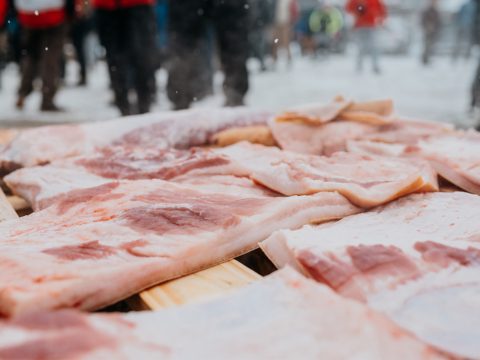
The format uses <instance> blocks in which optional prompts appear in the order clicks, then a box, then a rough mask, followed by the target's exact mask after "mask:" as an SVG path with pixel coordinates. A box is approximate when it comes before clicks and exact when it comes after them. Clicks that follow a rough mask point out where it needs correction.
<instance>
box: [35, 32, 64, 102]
mask: <svg viewBox="0 0 480 360" xmlns="http://www.w3.org/2000/svg"><path fill="white" fill-rule="evenodd" d="M64 40H65V26H64V25H60V26H56V27H54V28H50V29H46V30H43V36H42V39H41V44H42V49H43V50H44V51H42V55H41V62H40V75H41V77H42V105H41V109H42V110H46V111H56V110H58V108H57V107H56V106H55V104H54V102H53V98H54V97H55V94H56V92H57V89H58V85H59V82H60V71H61V69H60V67H61V58H62V56H63V44H64Z"/></svg>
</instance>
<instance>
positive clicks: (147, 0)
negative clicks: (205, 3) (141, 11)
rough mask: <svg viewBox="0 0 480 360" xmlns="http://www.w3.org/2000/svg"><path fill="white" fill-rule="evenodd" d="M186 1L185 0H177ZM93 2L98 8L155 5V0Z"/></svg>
mask: <svg viewBox="0 0 480 360" xmlns="http://www.w3.org/2000/svg"><path fill="white" fill-rule="evenodd" d="M175 1H185V0H175ZM92 4H93V6H94V7H95V8H97V9H104V10H115V9H120V8H129V7H132V6H140V5H152V6H153V5H154V4H155V0H93V1H92Z"/></svg>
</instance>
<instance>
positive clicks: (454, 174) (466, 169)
mask: <svg viewBox="0 0 480 360" xmlns="http://www.w3.org/2000/svg"><path fill="white" fill-rule="evenodd" d="M348 150H349V151H351V152H355V153H361V154H377V155H386V156H397V157H399V156H404V157H410V158H411V157H417V158H423V159H426V160H428V161H430V163H431V164H432V166H433V167H434V168H435V170H436V171H437V172H438V173H439V174H440V175H441V176H442V177H443V178H445V179H446V180H448V181H450V182H451V183H452V184H455V185H456V186H458V187H459V188H461V189H463V190H465V191H468V192H471V193H475V194H479V195H480V135H479V134H478V133H474V132H455V133H451V134H448V135H439V136H431V137H428V138H426V139H421V140H419V141H417V142H415V143H413V144H410V145H400V144H379V143H376V142H371V141H352V142H350V143H348Z"/></svg>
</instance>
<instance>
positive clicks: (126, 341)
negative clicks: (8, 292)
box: [0, 269, 447, 360]
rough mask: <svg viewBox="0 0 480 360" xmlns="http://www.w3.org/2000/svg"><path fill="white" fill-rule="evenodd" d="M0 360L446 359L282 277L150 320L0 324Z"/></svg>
mask: <svg viewBox="0 0 480 360" xmlns="http://www.w3.org/2000/svg"><path fill="white" fill-rule="evenodd" d="M0 333H1V334H2V336H1V337H0V358H2V359H27V358H29V359H30V358H31V359H34V358H35V359H40V358H41V359H73V358H75V359H107V358H108V359H112V358H121V359H164V358H167V359H227V358H228V359H295V358H298V357H299V356H300V357H301V358H302V359H312V360H313V359H319V358H326V359H352V358H359V359H371V360H374V359H378V360H382V359H398V360H404V359H432V360H433V359H446V358H447V355H445V354H441V353H439V352H438V351H436V350H434V349H432V348H431V347H429V346H427V345H425V344H423V343H422V342H420V341H419V340H417V339H416V338H415V337H414V336H413V335H411V334H410V333H408V332H406V331H405V330H403V329H401V328H399V327H398V326H396V325H395V324H393V323H392V322H391V321H390V320H388V319H387V318H386V317H384V316H382V315H380V314H378V313H375V312H374V311H372V310H369V309H368V308H366V307H365V306H364V305H362V304H359V303H357V302H354V301H351V300H347V299H342V298H341V297H339V296H338V295H336V294H335V293H334V292H332V291H331V290H329V289H328V288H326V287H324V286H320V285H318V284H315V283H314V282H312V281H310V280H307V279H305V278H304V277H302V276H300V275H299V274H297V273H296V272H294V271H293V270H291V269H285V270H282V271H279V272H277V273H275V274H273V275H271V276H269V277H268V278H266V279H262V280H261V281H258V282H256V283H254V284H251V285H248V286H247V287H245V288H243V289H240V290H238V291H236V292H235V293H233V294H231V295H229V296H226V297H223V298H220V299H215V300H213V301H210V302H207V303H203V304H195V305H189V306H183V307H177V308H171V309H167V310H163V311H160V312H155V313H151V312H149V313H130V314H122V315H120V314H110V315H106V314H91V315H87V314H82V313H80V312H76V311H73V310H62V311H57V312H51V313H36V314H29V315H23V316H19V317H16V318H14V319H11V320H8V321H3V322H2V321H0Z"/></svg>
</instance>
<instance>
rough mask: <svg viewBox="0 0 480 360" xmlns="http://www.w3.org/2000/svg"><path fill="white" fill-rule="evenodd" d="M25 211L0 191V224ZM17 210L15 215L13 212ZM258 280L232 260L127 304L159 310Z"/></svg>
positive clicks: (23, 205)
mask: <svg viewBox="0 0 480 360" xmlns="http://www.w3.org/2000/svg"><path fill="white" fill-rule="evenodd" d="M26 206H27V207H28V204H27V203H26V201H25V200H24V199H22V198H19V197H18V196H9V197H8V198H7V197H6V196H5V194H4V193H3V191H2V190H1V189H0V221H5V220H9V219H16V218H18V214H17V212H16V211H18V212H20V213H21V212H24V211H25V210H27V209H26ZM15 210H16V211H15ZM259 278H261V276H260V275H258V274H257V273H255V272H254V271H252V270H250V269H249V268H247V267H246V266H244V265H242V264H241V263H239V262H238V261H235V260H232V261H229V262H226V263H223V264H220V265H217V266H214V267H212V268H210V269H206V270H203V271H200V272H198V273H195V274H192V275H188V276H184V277H182V278H179V279H175V280H171V281H167V282H165V283H163V284H161V285H158V286H155V287H153V288H151V289H148V290H145V291H143V292H141V293H140V294H139V295H135V296H133V297H131V298H129V299H128V300H127V303H128V305H129V307H130V308H132V309H133V310H159V309H163V308H166V307H170V306H175V305H182V304H187V303H191V302H195V301H199V300H203V299H208V298H212V297H215V296H220V295H222V294H224V293H227V292H228V291H230V290H232V289H235V288H237V287H241V286H244V285H246V284H248V283H250V282H252V281H255V280H257V279H259Z"/></svg>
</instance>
